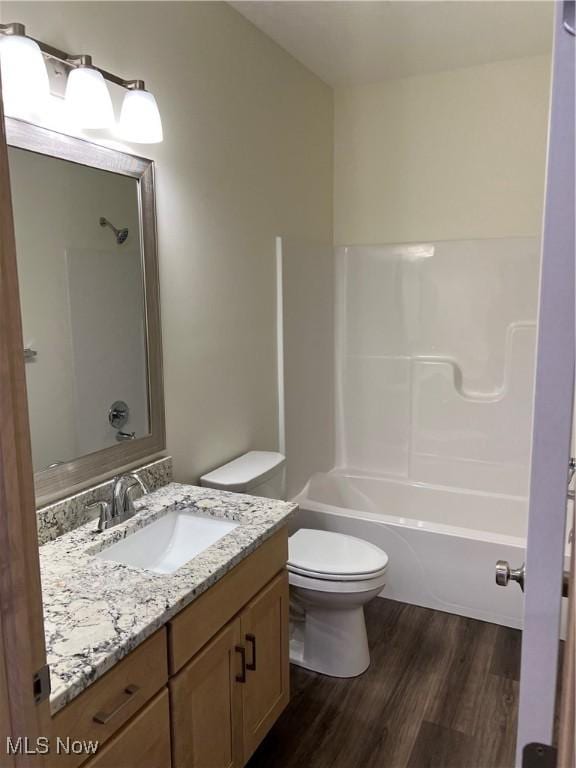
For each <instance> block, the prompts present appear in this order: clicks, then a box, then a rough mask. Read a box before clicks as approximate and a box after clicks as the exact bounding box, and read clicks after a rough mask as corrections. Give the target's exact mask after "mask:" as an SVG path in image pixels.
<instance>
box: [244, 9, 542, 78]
mask: <svg viewBox="0 0 576 768" xmlns="http://www.w3.org/2000/svg"><path fill="white" fill-rule="evenodd" d="M231 4H232V5H233V6H234V7H235V8H236V9H237V10H238V11H239V12H240V13H241V14H243V15H244V16H245V17H246V18H247V19H249V20H250V21H251V22H253V23H254V24H255V25H256V26H257V27H259V28H260V29H261V30H262V31H263V32H265V33H266V34H267V35H268V36H269V37H271V38H272V39H273V40H275V41H276V42H277V43H278V44H279V45H281V46H282V47H283V48H284V49H285V50H287V51H288V52H289V53H291V54H292V55H293V56H294V57H295V58H296V59H298V60H299V61H300V62H302V64H304V65H305V66H306V67H307V68H308V69H310V70H311V71H312V72H314V73H315V74H316V75H318V77H320V78H321V79H322V80H324V81H325V82H326V83H329V84H330V85H333V86H342V85H363V84H367V83H373V82H379V81H381V80H387V79H390V78H397V77H409V76H411V75H419V74H425V73H429V72H439V71H442V70H447V69H457V68H460V67H469V66H474V65H480V64H485V63H487V62H490V61H501V60H504V59H515V58H521V57H524V56H533V55H538V54H544V53H549V52H550V50H551V35H552V14H553V7H552V6H553V2H550V1H548V2H546V1H540V2H535V1H534V0H528V1H525V0H476V2H472V1H471V0H466V1H462V0H427V1H424V2H423V1H421V0H414V1H411V0H396V1H395V2H391V1H390V0H380V1H372V2H370V1H366V0H341V1H333V0H323V1H320V2H318V1H317V0H285V1H283V2H278V1H275V2H270V1H269V0H247V1H245V0H240V1H239V2H232V3H231Z"/></svg>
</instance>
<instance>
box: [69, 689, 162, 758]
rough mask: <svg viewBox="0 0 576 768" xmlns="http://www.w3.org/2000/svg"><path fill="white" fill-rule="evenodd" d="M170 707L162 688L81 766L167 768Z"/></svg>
mask: <svg viewBox="0 0 576 768" xmlns="http://www.w3.org/2000/svg"><path fill="white" fill-rule="evenodd" d="M171 764H172V763H171V759H170V710H169V706H168V691H167V689H166V688H164V690H163V691H162V693H160V694H159V695H158V696H157V697H156V698H155V699H153V701H152V702H151V703H150V704H148V705H147V706H146V707H144V709H143V710H142V711H141V712H140V713H139V714H137V715H136V716H135V717H134V718H132V720H130V722H129V723H128V725H126V726H124V728H122V730H121V731H119V733H118V735H117V736H115V737H114V738H113V739H111V740H110V741H109V742H108V743H107V744H106V745H105V746H104V747H103V748H102V750H101V751H100V753H97V754H96V755H95V757H93V758H92V759H91V760H89V761H88V762H87V763H85V764H84V768H120V766H121V768H170V766H171Z"/></svg>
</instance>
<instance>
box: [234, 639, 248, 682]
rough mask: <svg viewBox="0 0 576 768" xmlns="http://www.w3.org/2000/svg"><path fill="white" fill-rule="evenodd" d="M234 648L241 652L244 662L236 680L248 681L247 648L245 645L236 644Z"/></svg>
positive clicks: (241, 658)
mask: <svg viewBox="0 0 576 768" xmlns="http://www.w3.org/2000/svg"><path fill="white" fill-rule="evenodd" d="M234 650H235V651H236V653H239V654H240V660H241V662H242V670H241V672H240V673H239V674H238V675H236V682H237V683H245V682H246V648H244V646H243V645H235V646H234Z"/></svg>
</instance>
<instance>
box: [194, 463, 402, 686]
mask: <svg viewBox="0 0 576 768" xmlns="http://www.w3.org/2000/svg"><path fill="white" fill-rule="evenodd" d="M285 464H286V459H285V457H284V456H283V455H282V454H281V453H276V452H273V451H249V452H248V453H245V454H244V455H243V456H240V457H238V458H237V459H234V460H233V461H230V462H228V464H224V465H223V466H222V467H219V468H218V469H215V470H214V471H212V472H209V473H208V474H206V475H204V476H203V477H201V478H200V485H202V486H204V487H206V488H217V489H219V490H223V491H233V492H236V493H248V494H251V495H253V496H265V497H268V498H272V499H282V498H283V497H284V475H285ZM287 567H288V579H289V583H290V661H291V662H292V663H293V664H296V665H298V666H300V667H304V668H305V669H309V670H312V671H314V672H319V673H320V674H323V675H330V676H332V677H357V676H358V675H361V674H362V673H363V672H365V671H366V670H367V669H368V667H369V666H370V651H369V649H368V639H367V636H366V622H365V619H364V606H365V605H366V603H368V602H369V601H370V600H372V599H373V598H375V597H376V596H377V595H378V594H379V593H380V592H381V591H382V589H383V588H384V585H385V583H386V569H387V567H388V555H387V554H386V553H385V552H384V551H383V550H381V549H379V548H378V547H376V546H375V545H374V544H371V543H370V542H368V541H364V540H363V539H357V538H356V537H354V536H348V535H345V534H343V533H334V532H332V531H318V530H313V529H308V528H301V529H300V530H298V531H296V532H295V533H293V534H292V536H290V538H289V540H288V565H287Z"/></svg>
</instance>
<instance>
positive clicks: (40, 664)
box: [0, 95, 49, 768]
mask: <svg viewBox="0 0 576 768" xmlns="http://www.w3.org/2000/svg"><path fill="white" fill-rule="evenodd" d="M7 553H9V557H7ZM0 556H1V560H0V566H1V567H0V766H2V768H4V767H5V766H13V765H17V766H24V765H30V764H31V763H32V762H33V764H34V765H35V766H38V765H40V764H41V762H42V757H36V758H35V757H33V756H30V755H25V754H23V753H20V754H17V755H13V756H10V755H8V754H7V749H6V747H7V742H6V737H7V736H12V737H16V736H28V737H29V738H30V739H31V742H32V746H33V745H34V739H35V737H37V736H47V735H49V711H48V701H47V700H46V698H44V697H45V696H46V694H47V692H48V691H47V687H46V685H45V681H46V678H45V677H44V676H42V675H41V676H40V677H38V678H36V680H35V675H36V674H37V673H38V672H39V671H40V670H42V669H43V668H44V665H45V664H46V652H45V645H44V626H43V619H42V596H41V590H40V569H39V561H38V540H37V533H36V507H35V499H34V476H33V472H32V455H31V450H30V430H29V425H28V402H27V396H26V380H25V375H24V354H23V343H22V326H21V321H20V301H19V294H18V275H17V270H16V246H15V242H14V224H13V219H12V204H11V198H10V181H9V173H8V155H7V149H6V135H5V130H4V116H3V112H2V100H1V95H0ZM23 638H25V639H26V641H24V642H23ZM42 681H44V684H42ZM35 686H36V690H35Z"/></svg>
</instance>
